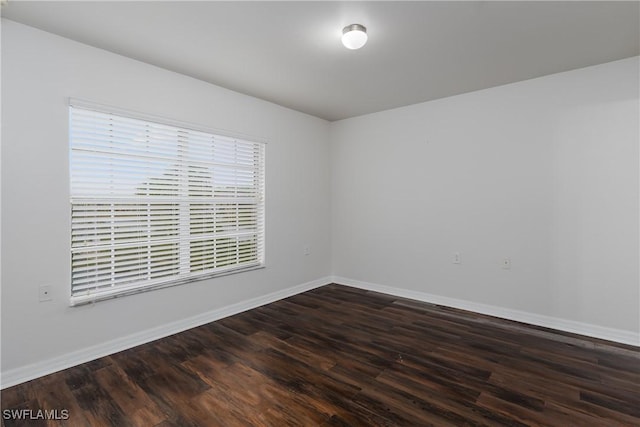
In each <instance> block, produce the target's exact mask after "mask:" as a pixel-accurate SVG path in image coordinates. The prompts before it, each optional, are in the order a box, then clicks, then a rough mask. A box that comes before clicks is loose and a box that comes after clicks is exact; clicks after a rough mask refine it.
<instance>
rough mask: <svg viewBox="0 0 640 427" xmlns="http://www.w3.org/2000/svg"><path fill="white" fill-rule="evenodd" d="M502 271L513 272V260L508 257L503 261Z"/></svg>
mask: <svg viewBox="0 0 640 427" xmlns="http://www.w3.org/2000/svg"><path fill="white" fill-rule="evenodd" d="M502 269H503V270H511V258H509V257H507V258H503V259H502Z"/></svg>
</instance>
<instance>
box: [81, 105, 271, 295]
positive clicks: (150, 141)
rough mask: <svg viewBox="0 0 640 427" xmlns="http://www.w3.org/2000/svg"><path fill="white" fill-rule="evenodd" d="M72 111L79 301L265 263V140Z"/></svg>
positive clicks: (92, 109) (86, 109) (100, 111)
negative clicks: (256, 140) (258, 140)
mask: <svg viewBox="0 0 640 427" xmlns="http://www.w3.org/2000/svg"><path fill="white" fill-rule="evenodd" d="M69 115H70V184H71V303H72V305H77V304H82V303H86V302H91V301H95V300H100V299H106V298H111V297H114V296H120V295H124V294H129V293H134V292H140V291H142V290H149V289H155V288H159V287H165V286H170V285H175V284H180V283H184V282H189V281H193V280H199V279H203V278H208V277H211V276H214V275H219V274H227V273H230V272H237V271H242V270H247V269H252V268H256V267H261V266H263V265H264V156H265V153H264V152H265V145H264V143H262V142H255V141H249V140H245V139H239V138H232V137H228V136H222V135H216V134H213V133H210V132H206V131H202V130H196V129H191V128H190V127H191V126H189V125H186V126H185V125H181V124H178V125H176V124H175V123H170V122H168V121H166V120H162V119H160V120H158V119H155V118H152V119H149V118H145V117H143V116H141V115H136V114H130V113H121V112H119V111H116V110H108V109H104V108H102V107H99V106H93V105H89V104H86V103H82V102H80V101H72V103H71V106H70V114H69Z"/></svg>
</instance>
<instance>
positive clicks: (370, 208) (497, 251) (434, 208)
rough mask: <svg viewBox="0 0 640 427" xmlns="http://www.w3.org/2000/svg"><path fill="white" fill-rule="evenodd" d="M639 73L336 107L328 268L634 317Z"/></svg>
mask: <svg viewBox="0 0 640 427" xmlns="http://www.w3.org/2000/svg"><path fill="white" fill-rule="evenodd" d="M638 77H639V73H638V58H630V59H626V60H622V61H616V62H612V63H607V64H602V65H599V66H595V67H589V68H585V69H580V70H575V71H571V72H566V73H561V74H556V75H551V76H547V77H543V78H539V79H534V80H529V81H524V82H519V83H515V84H511V85H507V86H501V87H497V88H492V89H487V90H483V91H479V92H474V93H469V94H464V95H460V96H455V97H451V98H447V99H442V100H437V101H432V102H427V103H423V104H419V105H414V106H409V107H403V108H398V109H394V110H389V111H385V112H381V113H376V114H370V115H366V116H361V117H357V118H353V119H347V120H343V121H339V122H334V123H332V124H331V143H332V147H331V156H332V158H331V165H332V230H333V239H332V247H333V249H332V259H333V272H334V274H335V275H336V276H341V277H346V278H350V279H354V280H361V281H364V282H370V283H377V284H380V285H385V286H393V287H397V288H404V289H408V290H415V291H421V292H426V293H429V294H433V295H441V296H445V297H450V298H457V299H460V300H467V301H472V302H477V303H483V304H489V305H493V306H498V307H505V308H510V309H514V310H522V311H525V312H529V313H534V314H536V313H537V314H540V315H545V316H552V317H555V318H560V319H568V320H574V321H578V322H584V323H586V324H593V325H599V326H604V327H610V328H616V329H620V330H627V331H638V329H639V325H638V324H639V320H640V319H639V316H640V307H639V300H640V294H639V292H640V291H639V288H640V285H639V277H638V274H639V273H638V260H639V253H638V236H639V230H638V222H639V212H638V198H639V188H638V186H639V184H638V181H639V179H638V164H639V162H638V159H639V154H638V139H639V135H638V127H639V109H638ZM458 251H459V252H460V254H461V261H462V262H461V264H454V263H453V262H452V261H453V259H452V258H453V254H454V252H458ZM505 257H509V258H510V259H511V263H512V265H511V269H510V270H504V269H503V268H502V265H501V264H502V260H503V258H505Z"/></svg>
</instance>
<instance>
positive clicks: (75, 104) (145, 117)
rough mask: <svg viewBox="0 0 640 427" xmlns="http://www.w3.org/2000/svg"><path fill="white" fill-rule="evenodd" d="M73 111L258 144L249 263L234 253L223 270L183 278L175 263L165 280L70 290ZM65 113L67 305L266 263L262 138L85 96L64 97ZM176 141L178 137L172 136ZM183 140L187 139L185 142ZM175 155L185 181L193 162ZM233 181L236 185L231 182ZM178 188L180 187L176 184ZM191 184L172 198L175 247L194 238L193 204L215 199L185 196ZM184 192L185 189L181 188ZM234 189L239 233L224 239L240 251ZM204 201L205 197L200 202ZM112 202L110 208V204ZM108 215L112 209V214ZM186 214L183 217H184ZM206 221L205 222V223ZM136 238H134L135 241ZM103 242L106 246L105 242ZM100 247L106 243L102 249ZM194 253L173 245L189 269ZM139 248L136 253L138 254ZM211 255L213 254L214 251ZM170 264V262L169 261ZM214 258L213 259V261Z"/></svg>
mask: <svg viewBox="0 0 640 427" xmlns="http://www.w3.org/2000/svg"><path fill="white" fill-rule="evenodd" d="M73 109H77V110H85V111H89V112H95V113H100V114H107V115H113V116H117V117H119V118H124V119H132V120H136V121H144V122H146V124H147V125H159V126H165V127H171V128H175V131H176V132H177V133H180V132H183V131H185V132H197V133H206V134H209V136H211V137H212V138H213V139H214V140H215V138H221V139H227V140H228V139H232V140H237V141H235V142H236V143H240V142H241V143H243V144H252V145H253V146H254V148H256V147H259V148H257V151H258V152H259V160H258V161H257V166H255V168H254V169H252V170H253V173H254V174H255V175H254V181H255V180H257V182H258V183H257V184H255V183H254V185H255V186H256V188H257V190H256V194H257V196H256V201H255V207H254V209H255V213H254V214H252V215H254V216H255V218H256V224H255V245H256V248H255V253H256V259H255V261H253V260H251V261H253V262H250V263H248V264H240V265H239V264H238V263H239V262H240V256H239V255H238V256H237V257H236V262H235V263H234V264H230V265H229V267H228V268H217V269H215V270H212V269H211V268H208V269H206V268H205V269H203V272H197V270H191V269H189V271H188V273H189V275H188V276H185V275H184V274H183V273H184V265H182V266H178V267H177V270H179V271H178V273H177V274H174V275H170V278H168V279H166V280H161V281H157V280H156V281H155V282H153V283H149V282H150V281H151V276H149V278H148V279H145V280H142V281H135V282H131V283H127V284H115V285H111V286H110V287H106V286H105V285H104V284H96V286H95V288H91V287H87V286H85V289H74V288H78V287H79V286H76V285H74V263H73V253H74V250H76V251H77V252H81V250H78V249H77V247H74V243H73V229H74V217H73V215H74V214H73V209H74V203H75V204H76V205H79V204H80V203H79V202H78V200H81V198H78V197H77V196H75V195H74V192H73V181H72V180H73V172H74V170H73V167H74V165H73V163H72V155H73V153H74V143H73V130H74V129H73V126H74V123H73V113H72V112H73ZM68 114H69V121H68V130H69V134H68V150H69V151H68V153H69V166H68V171H69V180H68V183H69V202H70V230H69V236H70V240H71V241H70V242H69V248H70V252H69V253H70V256H71V259H70V263H69V265H70V272H71V275H70V305H71V306H78V305H83V304H88V303H93V302H97V301H102V300H106V299H111V298H117V297H122V296H126V295H131V294H137V293H142V292H148V291H151V290H156V289H162V288H166V287H172V286H179V285H183V284H186V283H192V282H196V281H201V280H208V279H211V278H214V277H220V276H226V275H230V274H236V273H241V272H245V271H252V270H257V269H262V268H265V266H266V256H265V252H266V244H265V242H266V217H265V214H266V199H265V194H266V190H265V187H266V166H265V163H266V144H267V141H266V140H265V139H264V138H260V137H255V136H251V135H243V134H240V133H237V132H228V131H221V130H219V129H212V128H209V127H207V126H202V125H197V124H193V123H188V122H183V121H178V120H173V119H168V118H165V117H160V116H155V115H151V114H145V113H139V112H134V111H131V110H125V109H121V108H116V107H111V106H106V105H102V104H97V103H94V102H89V101H84V100H80V99H76V98H69V104H68ZM176 141H177V140H176ZM187 144H188V143H187ZM179 157H184V156H176V157H175V162H176V168H183V169H182V172H183V173H184V174H186V175H184V176H183V177H182V178H180V179H183V180H184V179H185V177H186V178H187V179H191V178H192V176H191V169H192V168H195V166H194V162H193V161H191V162H189V161H185V160H182V159H179ZM238 167H240V166H239V164H237V163H236V169H233V170H235V171H236V173H237V168H238ZM218 169H221V167H219V168H218ZM215 173H216V169H211V179H212V180H213V175H214V174H215ZM255 176H258V178H255ZM149 179H151V177H149ZM211 182H212V188H213V181H211ZM237 185H238V184H237V183H236V186H237ZM180 187H182V186H180ZM190 188H191V187H187V189H186V190H185V188H181V190H179V191H180V192H179V194H178V196H177V197H176V199H178V201H177V202H176V204H177V205H179V208H178V210H179V211H180V213H179V214H178V217H179V219H178V220H177V221H178V222H177V223H178V224H179V228H180V229H181V231H179V232H178V236H179V238H178V239H177V240H176V239H174V240H175V242H177V245H178V246H180V245H182V244H184V243H185V242H189V243H191V242H192V241H193V239H192V237H191V236H193V235H194V232H193V231H192V230H191V227H192V226H193V224H194V223H196V222H194V220H193V215H194V214H193V213H192V209H194V208H192V205H200V206H204V205H206V200H214V199H215V197H216V196H215V195H212V196H211V197H209V199H198V198H196V197H193V196H191V195H190V192H191V190H190ZM185 191H186V192H185ZM212 193H215V189H214V190H212ZM237 193H238V190H237V187H236V199H235V202H234V203H235V205H236V216H235V221H236V230H237V231H238V233H236V234H235V235H234V234H233V233H231V234H229V237H231V238H235V239H236V243H235V245H236V246H237V247H238V249H237V250H238V251H239V250H240V249H239V247H240V245H241V238H240V237H239V236H240V234H242V233H241V232H240V225H239V224H240V219H239V218H240V216H239V215H238V209H239V207H238V206H239V205H240V204H241V203H242V202H241V201H239V199H240V198H239V196H238V195H237ZM99 198H100V196H99V195H96V196H95V199H96V200H97V199H99ZM116 199H117V197H115V198H114V197H112V198H111V200H112V202H111V203H112V208H111V209H112V210H115V209H116V207H117V206H118V202H114V201H113V200H116ZM104 200H105V201H108V200H110V199H109V198H108V197H107V198H104ZM145 200H146V203H147V204H149V205H151V204H152V202H151V200H152V197H151V194H147V195H146V198H145V197H142V196H141V197H140V202H139V204H144V201H145ZM203 200H204V201H203ZM217 203H220V202H215V203H210V206H213V207H217ZM231 205H233V203H230V204H229V205H227V206H231ZM114 206H115V207H114ZM247 206H249V207H252V206H253V204H251V203H249V204H248V205H247ZM185 209H186V213H185ZM147 212H148V213H147V215H146V218H151V209H148V210H147ZM112 215H113V213H112ZM185 218H186V219H187V220H186V221H185ZM207 224H209V223H207ZM211 224H216V225H217V223H216V222H215V221H214V222H211ZM185 227H187V230H188V231H185V230H184V228H185ZM212 233H213V234H215V233H216V232H212ZM185 235H186V236H189V239H188V240H187V239H185V238H184V236H185ZM149 239H151V237H147V238H146V241H145V239H144V238H141V239H140V240H139V243H140V244H141V245H142V244H144V243H145V242H146V243H147V244H149V241H150V240H149ZM209 239H210V240H209V241H210V242H211V244H212V245H218V241H217V240H216V238H215V237H209ZM134 241H135V240H134ZM206 242H207V240H206V237H205V238H204V240H203V245H204V244H205V243H206ZM113 244H114V243H113V242H112V244H111V247H113ZM107 246H108V245H107ZM107 246H105V247H107ZM193 251H194V249H193V248H192V247H189V248H188V249H184V248H182V247H181V248H179V249H178V254H179V255H178V257H179V258H180V260H182V261H183V260H184V254H185V253H188V260H189V261H188V262H189V267H191V265H192V259H193V255H192V252H193ZM140 252H141V251H139V253H140ZM150 254H151V252H150V251H149V255H148V257H147V259H146V260H147V261H146V262H147V263H148V264H150V263H151V262H152V260H151V255H150ZM214 258H215V255H214ZM182 261H178V264H180V263H181V262H182ZM111 262H112V263H114V264H115V263H116V260H115V258H114V255H111ZM174 262H175V261H174ZM216 262H217V261H216Z"/></svg>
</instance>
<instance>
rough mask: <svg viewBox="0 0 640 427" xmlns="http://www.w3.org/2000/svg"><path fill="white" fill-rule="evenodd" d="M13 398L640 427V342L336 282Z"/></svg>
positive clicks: (166, 421) (153, 418) (116, 417)
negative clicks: (563, 329)
mask: <svg viewBox="0 0 640 427" xmlns="http://www.w3.org/2000/svg"><path fill="white" fill-rule="evenodd" d="M1 397H2V409H3V415H5V414H6V412H5V411H4V410H6V409H32V410H34V411H37V410H38V409H45V410H52V409H57V410H62V409H66V410H68V411H69V419H68V420H66V421H57V422H51V421H49V422H45V421H42V420H41V421H29V422H26V423H25V422H22V423H20V422H18V421H15V420H6V419H3V425H5V426H7V427H9V426H14V425H29V426H37V425H72V426H118V427H120V426H159V427H160V426H162V427H165V426H179V427H186V426H236V425H239V426H245V425H254V426H262V425H265V426H286V425H291V426H360V425H363V426H379V425H384V426H426V425H435V426H461V425H509V426H523V425H545V426H608V427H610V426H619V425H625V426H640V350H639V349H638V348H634V347H630V346H624V345H615V344H612V343H608V342H605V341H599V340H595V339H587V338H584V337H580V336H576V335H571V334H566V333H558V332H555V331H551V330H548V329H544V328H537V327H530V326H526V325H523V324H520V323H515V322H509V321H505V320H499V319H495V318H491V317H488V316H482V315H478V314H473V313H469V312H464V311H460V310H455V309H449V308H444V307H439V306H434V305H429V304H425V303H420V302H415V301H411V300H405V299H401V298H396V297H391V296H387V295H382V294H377V293H373V292H367V291H362V290H357V289H352V288H348V287H343V286H338V285H330V286H325V287H322V288H319V289H316V290H313V291H310V292H306V293H304V294H300V295H296V296H294V297H291V298H287V299H285V300H282V301H278V302H275V303H273V304H269V305H266V306H263V307H260V308H257V309H255V310H251V311H248V312H245V313H242V314H239V315H236V316H233V317H229V318H226V319H223V320H221V321H218V322H214V323H210V324H207V325H205V326H201V327H199V328H195V329H192V330H189V331H186V332H183V333H180V334H177V335H174V336H171V337H168V338H165V339H162V340H158V341H155V342H152V343H149V344H145V345H142V346H139V347H136V348H133V349H131V350H127V351H124V352H121V353H117V354H114V355H112V356H109V357H105V358H102V359H99V360H96V361H94V362H90V363H87V364H84V365H80V366H77V367H74V368H71V369H67V370H65V371H62V372H58V373H55V374H52V375H48V376H46V377H43V378H39V379H37V380H34V381H30V382H28V383H24V384H21V385H18V386H15V387H11V388H8V389H6V390H4V391H2V395H1ZM34 414H37V412H34ZM3 418H4V417H3ZM47 423H48V424H47Z"/></svg>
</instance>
